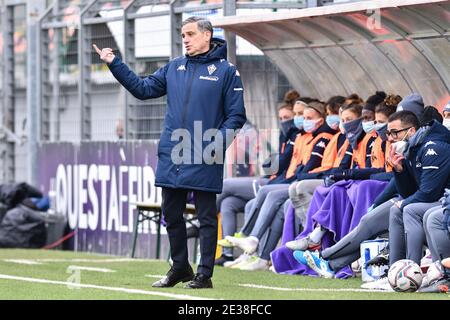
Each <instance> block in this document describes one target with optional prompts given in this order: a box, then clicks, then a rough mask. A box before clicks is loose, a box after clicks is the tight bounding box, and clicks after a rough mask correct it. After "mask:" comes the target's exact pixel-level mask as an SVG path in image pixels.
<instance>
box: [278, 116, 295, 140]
mask: <svg viewBox="0 0 450 320" xmlns="http://www.w3.org/2000/svg"><path fill="white" fill-rule="evenodd" d="M293 126H294V119H291V120H285V121H280V130H281V132H282V133H283V135H284V136H287V134H288V132H289V129H291V128H292V127H293Z"/></svg>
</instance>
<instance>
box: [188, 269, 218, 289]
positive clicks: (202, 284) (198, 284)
mask: <svg viewBox="0 0 450 320" xmlns="http://www.w3.org/2000/svg"><path fill="white" fill-rule="evenodd" d="M212 287H213V285H212V281H211V278H209V277H207V276H205V275H204V274H202V273H197V274H196V275H195V277H194V279H193V280H191V281H190V282H189V283H188V284H187V285H186V286H185V288H186V289H207V288H212Z"/></svg>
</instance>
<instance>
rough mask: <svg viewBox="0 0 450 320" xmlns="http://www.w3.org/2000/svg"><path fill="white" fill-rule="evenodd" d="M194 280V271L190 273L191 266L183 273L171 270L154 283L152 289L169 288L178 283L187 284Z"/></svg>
mask: <svg viewBox="0 0 450 320" xmlns="http://www.w3.org/2000/svg"><path fill="white" fill-rule="evenodd" d="M193 278H194V271H192V268H191V266H189V268H188V269H186V270H184V271H176V270H174V269H173V268H171V269H170V270H169V272H167V275H166V276H165V277H164V278H163V279H161V280H159V281H156V282H155V283H153V284H152V287H155V288H170V287H173V286H175V285H176V284H177V283H179V282H188V281H190V280H192V279H193Z"/></svg>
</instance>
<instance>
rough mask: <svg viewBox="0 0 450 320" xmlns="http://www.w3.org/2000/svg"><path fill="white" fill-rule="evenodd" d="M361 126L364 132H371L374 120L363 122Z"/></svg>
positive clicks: (373, 127)
mask: <svg viewBox="0 0 450 320" xmlns="http://www.w3.org/2000/svg"><path fill="white" fill-rule="evenodd" d="M362 127H363V130H364V132H365V133H369V132H372V131H373V130H374V129H375V121H366V122H363V123H362Z"/></svg>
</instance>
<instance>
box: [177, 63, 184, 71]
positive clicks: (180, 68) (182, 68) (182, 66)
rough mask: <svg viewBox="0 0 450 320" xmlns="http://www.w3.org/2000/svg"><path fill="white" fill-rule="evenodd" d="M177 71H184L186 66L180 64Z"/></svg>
mask: <svg viewBox="0 0 450 320" xmlns="http://www.w3.org/2000/svg"><path fill="white" fill-rule="evenodd" d="M177 71H186V66H185V65H184V64H181V65H180V66H179V67H178V69H177Z"/></svg>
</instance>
